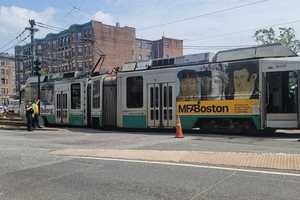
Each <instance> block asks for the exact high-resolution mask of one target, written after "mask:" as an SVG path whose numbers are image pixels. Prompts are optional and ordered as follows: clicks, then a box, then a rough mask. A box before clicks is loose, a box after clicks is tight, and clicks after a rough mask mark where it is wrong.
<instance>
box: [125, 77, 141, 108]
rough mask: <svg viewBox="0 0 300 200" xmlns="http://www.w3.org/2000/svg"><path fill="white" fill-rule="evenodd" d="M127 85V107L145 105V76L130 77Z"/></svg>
mask: <svg viewBox="0 0 300 200" xmlns="http://www.w3.org/2000/svg"><path fill="white" fill-rule="evenodd" d="M126 87H127V98H126V100H127V108H141V107H143V77H142V76H135V77H128V78H127V82H126Z"/></svg>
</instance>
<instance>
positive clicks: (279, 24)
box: [185, 19, 300, 42]
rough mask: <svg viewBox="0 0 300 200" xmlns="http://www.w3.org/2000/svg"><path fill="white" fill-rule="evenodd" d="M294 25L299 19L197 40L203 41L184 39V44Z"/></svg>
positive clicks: (299, 21)
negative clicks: (266, 28)
mask: <svg viewBox="0 0 300 200" xmlns="http://www.w3.org/2000/svg"><path fill="white" fill-rule="evenodd" d="M295 23H300V19H296V20H292V21H286V22H281V23H276V24H270V25H261V26H257V27H252V28H248V29H244V30H239V31H234V32H229V33H224V34H218V35H213V36H205V35H203V36H199V37H197V38H204V39H197V38H194V39H186V40H185V42H196V41H197V42H205V41H208V40H210V39H215V38H223V37H227V36H231V35H235V34H240V33H244V32H248V31H251V30H257V29H260V28H265V27H275V26H281V25H287V24H295Z"/></svg>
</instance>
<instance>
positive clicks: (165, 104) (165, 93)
mask: <svg viewBox="0 0 300 200" xmlns="http://www.w3.org/2000/svg"><path fill="white" fill-rule="evenodd" d="M164 107H167V87H166V86H164Z"/></svg>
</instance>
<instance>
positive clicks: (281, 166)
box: [51, 149, 300, 170]
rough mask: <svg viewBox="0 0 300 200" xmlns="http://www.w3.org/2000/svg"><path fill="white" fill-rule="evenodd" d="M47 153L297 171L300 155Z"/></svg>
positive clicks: (299, 166)
mask: <svg viewBox="0 0 300 200" xmlns="http://www.w3.org/2000/svg"><path fill="white" fill-rule="evenodd" d="M51 154H54V155H61V156H85V157H101V158H119V159H135V160H147V161H166V162H184V163H195V164H209V165H224V166H232V167H252V168H265V169H278V170H300V154H283V153H238V152H205V151H157V150H117V149H112V150H108V149H106V150H104V149H64V150H57V151H53V152H51Z"/></svg>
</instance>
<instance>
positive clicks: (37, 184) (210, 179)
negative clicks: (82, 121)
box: [0, 129, 300, 200]
mask: <svg viewBox="0 0 300 200" xmlns="http://www.w3.org/2000/svg"><path fill="white" fill-rule="evenodd" d="M213 145H215V146H213ZM83 147H84V148H99V147H101V148H110V149H112V148H117V149H173V150H174V149H185V150H189V149H193V150H195V149H197V150H210V149H211V148H214V149H215V150H220V151H221V150H230V151H232V150H234V151H254V152H259V151H263V152H289V153H299V151H300V148H299V147H300V144H299V142H298V141H297V139H294V138H287V139H286V138H261V137H258V138H257V137H238V136H215V135H205V136H187V137H186V138H185V139H184V140H179V141H178V140H176V139H174V138H173V136H172V135H170V134H152V135H151V133H150V134H149V133H134V134H130V133H125V132H124V133H122V132H111V131H104V132H99V131H93V130H81V129H70V130H61V131H35V132H33V133H27V132H23V131H6V130H0V199H1V200H29V199H34V200H38V199H55V200H56V199H72V200H76V199H130V200H133V199H143V200H144V199H172V200H174V199H180V200H184V199H230V200H231V199H264V200H266V199H272V200H273V199H299V198H300V191H299V188H300V177H299V176H286V175H278V174H277V175H275V174H266V173H256V172H246V171H244V172H242V171H236V170H226V169H212V168H205V167H204V168H197V167H191V166H174V165H163V164H159V163H156V164H154V163H147V162H141V163H134V162H126V161H118V160H115V161H109V160H97V159H90V158H71V157H62V156H55V155H51V154H49V152H51V151H53V150H57V149H64V148H83ZM292 173H297V172H292Z"/></svg>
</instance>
